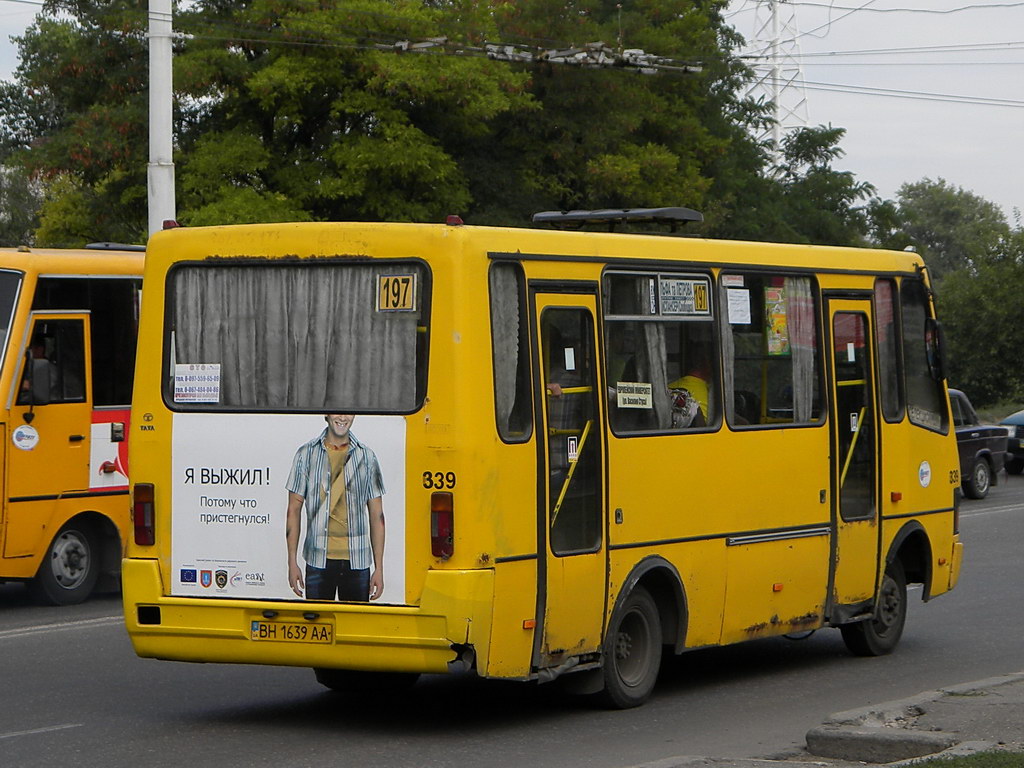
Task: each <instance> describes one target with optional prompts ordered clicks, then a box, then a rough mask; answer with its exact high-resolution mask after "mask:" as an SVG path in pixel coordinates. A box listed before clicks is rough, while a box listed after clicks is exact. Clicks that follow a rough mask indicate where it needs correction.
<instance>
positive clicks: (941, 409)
mask: <svg viewBox="0 0 1024 768" xmlns="http://www.w3.org/2000/svg"><path fill="white" fill-rule="evenodd" d="M900 308H901V315H902V318H901V319H902V322H903V366H904V370H905V371H906V392H907V413H908V415H909V416H910V421H911V422H912V423H914V424H917V425H918V426H919V427H924V428H925V429H931V430H934V431H936V432H945V431H946V430H947V429H949V415H948V413H947V412H946V407H945V398H944V397H943V392H942V381H941V380H938V379H936V378H935V376H934V375H933V371H934V370H935V369H936V365H937V361H935V360H932V359H929V355H930V354H933V353H934V352H933V351H934V350H935V349H936V345H935V344H934V343H930V342H932V341H933V340H932V339H930V338H929V334H931V333H932V332H933V329H931V328H930V327H929V323H928V319H929V317H930V311H929V301H928V292H927V289H926V288H925V286H924V283H923V282H922V281H921V280H911V279H907V280H904V281H903V284H902V286H901V287H900Z"/></svg>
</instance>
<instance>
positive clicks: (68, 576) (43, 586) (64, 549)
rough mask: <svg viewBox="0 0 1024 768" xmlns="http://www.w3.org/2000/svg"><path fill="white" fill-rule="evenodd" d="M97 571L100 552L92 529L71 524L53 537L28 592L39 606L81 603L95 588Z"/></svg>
mask: <svg viewBox="0 0 1024 768" xmlns="http://www.w3.org/2000/svg"><path fill="white" fill-rule="evenodd" d="M99 568H100V550H99V546H98V543H97V541H96V535H95V534H94V533H93V530H92V528H91V527H90V526H88V525H85V524H83V523H77V522H75V521H71V522H70V523H67V524H65V525H64V527H63V528H61V529H60V530H59V531H57V535H56V536H54V537H53V541H51V542H50V546H49V547H48V548H47V550H46V554H45V555H43V560H42V562H41V563H40V564H39V570H38V571H37V572H36V575H35V578H34V579H32V581H31V582H29V590H30V592H31V593H32V597H33V598H34V599H35V600H36V601H37V602H40V603H47V604H49V605H74V604H75V603H81V602H82V601H84V600H85V599H87V598H88V597H89V595H91V594H92V592H93V590H94V589H95V588H96V580H97V578H98V577H99Z"/></svg>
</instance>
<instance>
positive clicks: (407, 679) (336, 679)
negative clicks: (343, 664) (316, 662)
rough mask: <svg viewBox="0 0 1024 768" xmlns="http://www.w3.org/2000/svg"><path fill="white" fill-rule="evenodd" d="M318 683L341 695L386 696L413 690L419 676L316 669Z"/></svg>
mask: <svg viewBox="0 0 1024 768" xmlns="http://www.w3.org/2000/svg"><path fill="white" fill-rule="evenodd" d="M313 672H314V673H316V681H317V682H318V683H320V685H323V686H325V687H327V688H330V689H331V690H332V691H338V692H339V693H362V694H369V695H375V694H385V693H396V692H398V691H405V690H408V689H409V688H412V687H413V686H414V685H415V684H416V681H417V680H419V677H420V676H419V675H418V674H417V673H416V672H363V671H357V670H354V669H326V668H324V667H316V668H314V669H313Z"/></svg>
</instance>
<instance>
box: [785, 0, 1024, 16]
mask: <svg viewBox="0 0 1024 768" xmlns="http://www.w3.org/2000/svg"><path fill="white" fill-rule="evenodd" d="M787 5H799V6H806V7H809V8H827V9H828V10H829V11H869V12H871V13H929V14H936V15H948V14H951V13H962V12H964V11H978V10H992V9H993V8H1007V9H1009V8H1024V2H1015V3H971V4H970V5H962V6H960V7H959V8H874V7H867V6H865V5H861V6H856V7H851V6H844V5H834V4H833V3H813V2H808V1H807V0H804V2H801V1H800V0H796V2H793V1H792V0H790V2H787Z"/></svg>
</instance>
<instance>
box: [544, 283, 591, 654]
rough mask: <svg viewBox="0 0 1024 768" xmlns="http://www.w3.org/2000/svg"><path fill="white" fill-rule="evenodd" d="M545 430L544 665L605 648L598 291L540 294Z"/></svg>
mask: <svg viewBox="0 0 1024 768" xmlns="http://www.w3.org/2000/svg"><path fill="white" fill-rule="evenodd" d="M535 301H536V312H537V330H538V333H539V339H540V344H539V350H540V355H541V359H540V361H539V365H538V366H537V370H539V371H540V372H541V374H540V375H541V377H542V380H541V381H540V387H541V392H540V393H539V395H540V400H541V402H542V403H543V407H542V408H539V409H538V413H539V414H540V418H541V419H542V424H541V429H539V430H538V432H539V434H541V435H543V436H544V439H543V452H544V462H543V464H542V466H543V468H544V469H543V470H542V474H541V477H540V478H538V479H539V482H540V485H541V493H542V494H543V496H544V498H545V499H546V502H547V503H546V504H545V505H544V506H543V507H542V513H543V516H544V517H543V522H542V528H541V531H542V532H543V539H546V546H545V547H544V553H543V554H542V555H541V557H540V565H541V575H540V578H539V583H540V584H541V585H543V586H542V590H543V592H542V595H539V596H538V600H539V601H542V602H541V605H542V606H543V608H542V611H543V614H542V615H543V622H544V626H543V631H542V636H541V638H540V643H539V647H538V648H537V650H536V652H535V656H536V658H535V664H536V665H537V666H539V667H551V666H557V665H558V664H561V663H563V662H564V661H566V660H568V659H570V658H572V657H573V656H578V655H580V654H585V653H592V652H595V651H597V650H599V649H600V647H601V638H602V629H603V624H604V611H605V592H606V586H605V581H606V573H607V562H606V551H605V546H604V541H605V524H604V520H605V515H604V487H605V486H604V469H603V467H604V449H603V442H604V441H603V427H602V423H603V422H602V419H601V412H600V408H601V405H600V401H601V398H599V397H598V394H599V391H600V390H599V379H598V377H599V374H598V365H597V354H596V350H597V332H596V323H595V316H596V314H597V300H596V296H594V295H579V294H575V295H573V294H543V293H537V294H536V298H535Z"/></svg>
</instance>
